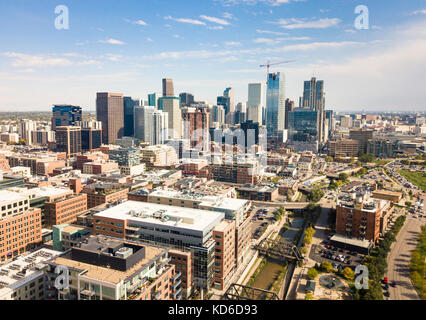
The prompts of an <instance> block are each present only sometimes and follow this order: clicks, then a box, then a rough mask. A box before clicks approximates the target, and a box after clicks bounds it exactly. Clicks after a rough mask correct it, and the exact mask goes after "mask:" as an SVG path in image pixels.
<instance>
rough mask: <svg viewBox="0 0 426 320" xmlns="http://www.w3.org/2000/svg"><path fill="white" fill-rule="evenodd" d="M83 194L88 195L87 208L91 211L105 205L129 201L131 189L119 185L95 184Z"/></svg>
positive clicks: (84, 189) (90, 185)
mask: <svg viewBox="0 0 426 320" xmlns="http://www.w3.org/2000/svg"><path fill="white" fill-rule="evenodd" d="M81 192H82V193H86V194H87V208H88V209H90V208H93V207H97V206H99V205H101V204H104V203H113V202H116V201H119V200H123V201H125V200H127V193H128V192H129V188H128V187H125V186H123V185H121V184H117V183H93V184H89V185H86V186H85V187H84V188H83V190H82V191H81Z"/></svg>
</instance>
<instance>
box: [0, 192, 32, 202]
mask: <svg viewBox="0 0 426 320" xmlns="http://www.w3.org/2000/svg"><path fill="white" fill-rule="evenodd" d="M18 200H28V195H22V194H19V193H17V192H13V191H8V190H1V191H0V204H1V203H2V202H7V203H9V202H12V201H18Z"/></svg>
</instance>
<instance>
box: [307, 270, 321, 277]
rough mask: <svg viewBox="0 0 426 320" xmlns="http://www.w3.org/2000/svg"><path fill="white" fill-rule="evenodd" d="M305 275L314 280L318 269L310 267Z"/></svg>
mask: <svg viewBox="0 0 426 320" xmlns="http://www.w3.org/2000/svg"><path fill="white" fill-rule="evenodd" d="M307 275H308V278H309V279H311V280H314V279H315V278H316V277H317V276H318V271H317V269H315V268H310V269H309V270H308V273H307Z"/></svg>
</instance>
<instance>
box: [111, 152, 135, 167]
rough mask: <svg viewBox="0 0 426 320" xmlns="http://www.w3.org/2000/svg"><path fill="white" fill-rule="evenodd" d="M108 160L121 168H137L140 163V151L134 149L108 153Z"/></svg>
mask: <svg viewBox="0 0 426 320" xmlns="http://www.w3.org/2000/svg"><path fill="white" fill-rule="evenodd" d="M108 154H109V159H110V160H113V161H115V162H117V163H118V165H119V166H121V167H132V166H137V165H138V164H140V163H141V156H140V150H139V149H136V148H122V149H116V150H110V151H109V153H108Z"/></svg>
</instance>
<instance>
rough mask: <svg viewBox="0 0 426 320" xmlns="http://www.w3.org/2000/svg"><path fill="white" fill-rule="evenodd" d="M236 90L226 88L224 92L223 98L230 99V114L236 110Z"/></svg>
mask: <svg viewBox="0 0 426 320" xmlns="http://www.w3.org/2000/svg"><path fill="white" fill-rule="evenodd" d="M234 94H235V93H234V89H233V88H226V89H225V91H224V92H223V96H224V97H225V98H229V110H228V112H234V108H235V102H234Z"/></svg>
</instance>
